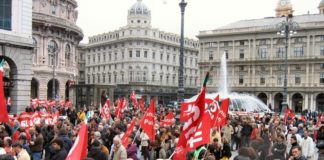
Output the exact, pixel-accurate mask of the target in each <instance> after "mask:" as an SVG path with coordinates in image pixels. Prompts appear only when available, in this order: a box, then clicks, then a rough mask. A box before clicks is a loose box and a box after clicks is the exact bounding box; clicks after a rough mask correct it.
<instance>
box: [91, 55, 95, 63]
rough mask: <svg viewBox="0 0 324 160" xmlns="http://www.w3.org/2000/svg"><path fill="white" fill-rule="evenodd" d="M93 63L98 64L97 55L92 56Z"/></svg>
mask: <svg viewBox="0 0 324 160" xmlns="http://www.w3.org/2000/svg"><path fill="white" fill-rule="evenodd" d="M92 62H93V63H95V62H96V57H95V55H93V56H92Z"/></svg>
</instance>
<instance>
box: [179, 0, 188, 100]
mask: <svg viewBox="0 0 324 160" xmlns="http://www.w3.org/2000/svg"><path fill="white" fill-rule="evenodd" d="M179 6H180V9H181V35H180V56H179V74H178V78H179V79H178V82H179V84H178V87H179V88H178V102H180V103H179V104H181V102H183V100H184V92H185V90H184V84H183V81H184V80H183V72H184V66H183V59H184V53H183V52H184V13H185V8H186V6H187V3H186V2H185V1H184V0H182V1H181V2H180V3H179Z"/></svg>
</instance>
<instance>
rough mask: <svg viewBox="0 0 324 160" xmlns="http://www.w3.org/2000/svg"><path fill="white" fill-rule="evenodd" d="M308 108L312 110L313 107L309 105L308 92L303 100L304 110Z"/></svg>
mask: <svg viewBox="0 0 324 160" xmlns="http://www.w3.org/2000/svg"><path fill="white" fill-rule="evenodd" d="M305 109H308V110H311V107H309V105H308V93H306V94H305V98H304V102H303V110H305Z"/></svg>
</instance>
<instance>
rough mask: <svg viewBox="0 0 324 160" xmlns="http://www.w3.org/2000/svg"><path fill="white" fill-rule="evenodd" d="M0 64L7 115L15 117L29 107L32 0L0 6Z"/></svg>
mask: <svg viewBox="0 0 324 160" xmlns="http://www.w3.org/2000/svg"><path fill="white" fill-rule="evenodd" d="M0 11H1V14H0V60H1V61H2V60H4V67H5V70H4V77H3V81H4V89H5V96H6V98H9V97H10V98H11V101H12V103H11V106H12V107H11V112H12V113H19V112H21V111H23V110H24V109H25V107H26V106H27V105H28V104H29V93H30V86H31V79H32V74H33V71H32V70H31V65H32V61H31V56H32V49H33V41H32V0H2V1H1V2H0Z"/></svg>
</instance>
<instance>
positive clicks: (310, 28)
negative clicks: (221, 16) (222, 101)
mask: <svg viewBox="0 0 324 160" xmlns="http://www.w3.org/2000/svg"><path fill="white" fill-rule="evenodd" d="M318 8H319V13H318V14H306V15H294V17H293V21H295V22H297V23H298V24H299V29H298V30H297V34H295V35H293V36H290V37H289V41H288V102H289V103H288V105H289V106H290V107H292V108H293V110H295V111H296V112H301V111H302V110H306V109H307V110H311V111H315V110H317V111H318V110H321V111H324V14H323V11H324V1H323V0H322V1H321V2H320V5H319V7H318ZM291 13H293V10H292V5H291V3H290V1H288V0H279V2H278V6H277V8H276V17H268V18H263V19H253V20H242V21H238V22H234V23H232V24H229V25H227V26H224V27H221V28H217V29H215V30H210V31H201V32H200V33H199V35H198V38H199V41H200V57H199V69H200V77H203V75H204V73H205V72H206V71H208V70H212V73H213V76H212V78H211V79H212V80H211V83H210V84H209V85H210V86H209V88H211V91H214V92H215V91H216V90H217V89H216V88H217V86H216V85H218V81H219V75H220V71H219V68H220V57H221V55H222V54H223V53H225V54H226V56H227V61H228V75H229V77H228V79H229V81H230V83H229V87H230V89H231V91H235V92H247V93H250V94H254V95H255V96H258V97H259V98H260V99H261V100H263V101H264V102H265V103H266V104H267V105H268V106H269V107H270V108H271V109H274V110H276V111H278V110H281V103H282V101H283V81H284V70H285V65H284V64H285V63H284V59H285V53H286V50H285V44H286V43H285V38H284V37H282V36H280V35H277V34H276V32H277V31H278V28H277V27H276V26H277V24H279V23H280V22H282V21H285V20H286V17H282V16H287V15H288V14H291Z"/></svg>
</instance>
